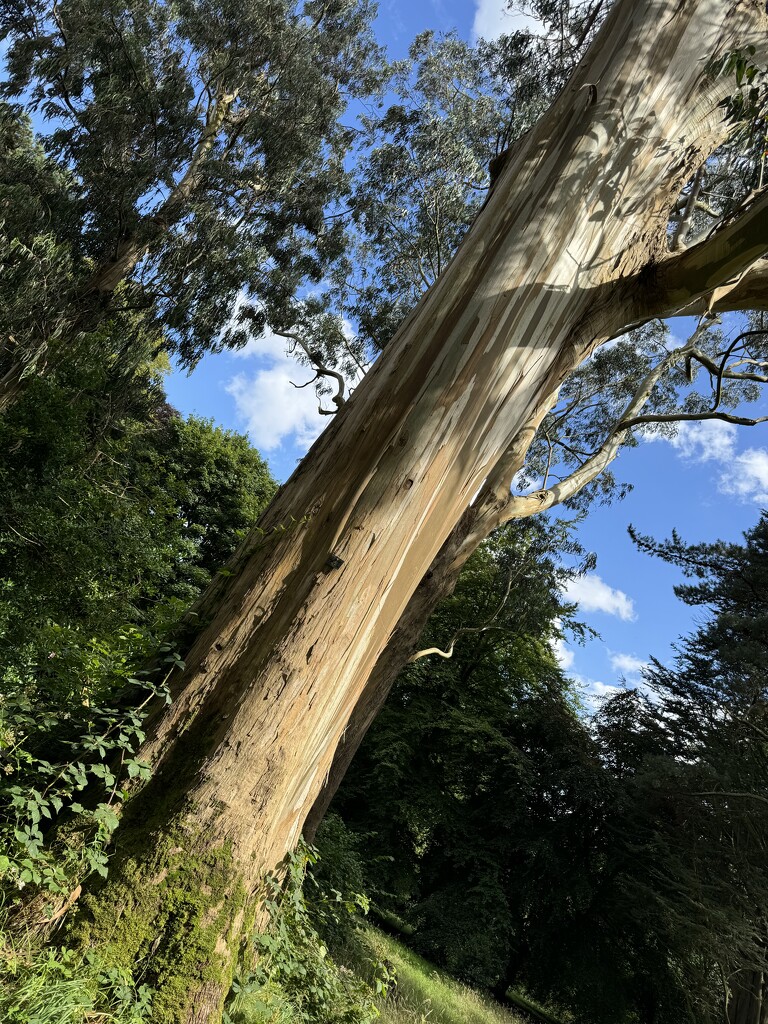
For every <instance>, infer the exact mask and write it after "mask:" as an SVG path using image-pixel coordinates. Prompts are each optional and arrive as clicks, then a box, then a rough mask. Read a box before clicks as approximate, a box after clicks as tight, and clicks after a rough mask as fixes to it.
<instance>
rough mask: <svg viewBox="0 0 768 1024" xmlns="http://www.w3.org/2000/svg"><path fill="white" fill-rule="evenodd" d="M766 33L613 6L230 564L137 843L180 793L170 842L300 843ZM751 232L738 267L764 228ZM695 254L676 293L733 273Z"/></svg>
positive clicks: (678, 13) (148, 752)
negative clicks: (379, 669) (372, 700)
mask: <svg viewBox="0 0 768 1024" xmlns="http://www.w3.org/2000/svg"><path fill="white" fill-rule="evenodd" d="M765 29H766V18H765V15H764V13H763V7H762V4H758V3H757V2H756V0H740V2H738V0H737V2H731V3H729V2H724V0H688V2H684V3H680V2H679V0H619V2H618V3H616V5H615V6H614V8H613V10H612V11H611V13H610V15H609V17H608V18H607V20H606V22H605V24H604V25H603V27H602V29H601V30H600V33H599V35H598V37H597V39H596V40H595V43H594V44H593V46H592V47H591V48H590V50H589V52H588V54H587V55H586V57H585V58H584V60H583V61H582V62H581V64H580V65H579V67H578V69H577V70H576V72H575V74H574V76H573V78H572V80H571V82H570V83H569V84H568V86H567V87H566V88H565V90H564V91H563V93H562V94H561V95H560V97H559V98H558V100H557V101H556V103H555V104H554V106H553V108H552V109H551V111H550V112H549V113H548V114H547V115H546V116H545V117H544V118H543V119H542V120H541V121H540V122H539V124H537V125H536V126H535V127H534V128H533V129H532V130H531V131H530V132H529V133H528V134H527V135H526V136H525V138H524V139H523V140H521V143H520V145H519V147H516V148H515V151H514V152H513V153H512V154H511V156H510V158H509V160H508V161H507V163H506V166H505V168H504V170H503V172H502V173H501V175H500V177H499V180H498V182H497V184H496V187H495V189H494V192H493V194H492V196H491V197H490V200H489V202H488V203H487V205H486V207H485V208H484V209H483V211H482V213H481V214H480V216H479V217H478V219H477V221H476V223H475V225H474V226H473V228H472V230H471V231H470V233H469V234H468V236H467V238H466V239H465V241H464V243H463V244H462V246H461V248H460V250H459V252H458V254H457V256H456V257H455V259H454V260H453V262H452V263H451V265H450V266H449V268H448V269H447V271H446V272H445V273H444V275H443V276H442V277H441V278H440V279H439V280H438V282H437V284H436V285H435V286H434V288H432V289H431V290H430V291H429V292H428V293H427V295H426V296H425V297H424V299H423V300H422V302H421V303H420V304H419V306H418V307H417V308H416V310H415V311H414V312H413V313H412V314H411V316H410V317H409V318H408V320H407V321H406V322H405V324H404V325H403V327H402V328H401V330H400V331H399V333H398V335H397V336H396V338H395V339H394V340H393V341H392V342H391V344H390V346H389V347H388V349H387V351H386V353H385V354H384V355H383V356H382V358H381V359H380V360H379V361H378V363H377V364H376V365H375V366H374V368H373V370H372V371H371V372H370V373H369V375H368V376H367V377H366V379H365V380H364V382H363V383H362V385H361V386H360V387H359V389H358V390H357V391H356V393H355V395H354V396H353V397H352V399H351V400H350V401H349V402H348V403H347V404H346V405H345V406H344V408H343V409H342V410H341V411H340V412H339V414H338V415H337V417H336V418H335V420H334V421H333V423H332V424H331V425H330V427H329V428H328V430H327V431H326V432H325V433H324V434H323V435H322V437H321V438H319V440H318V441H317V442H316V443H315V445H314V446H313V448H312V450H311V451H310V453H309V455H308V456H307V457H306V458H305V459H304V461H303V462H302V464H301V465H300V466H299V468H298V470H297V471H296V473H295V474H294V475H293V476H292V477H291V479H290V480H289V481H288V483H287V484H286V485H285V487H284V488H283V489H282V490H281V491H280V492H279V494H278V496H277V497H276V499H275V501H274V503H273V505H272V506H271V507H270V509H269V510H268V511H267V513H266V514H265V516H264V519H263V521H262V523H261V524H260V525H261V529H262V530H263V531H265V534H266V540H263V539H261V538H262V537H263V536H264V535H262V534H260V535H259V537H258V538H257V537H255V536H254V537H252V538H249V539H248V540H246V542H245V543H244V545H243V547H242V548H241V550H240V551H239V552H238V554H237V555H236V556H235V559H234V560H233V563H232V566H230V568H234V569H235V570H236V574H235V575H234V576H233V577H231V578H227V579H226V580H223V581H222V582H220V583H219V584H218V585H217V586H216V587H214V588H213V590H212V592H211V594H210V595H209V598H208V599H207V601H204V602H203V604H202V606H201V613H202V614H203V616H204V617H205V616H206V614H207V616H208V617H209V621H208V622H207V624H206V625H205V626H204V628H203V629H202V630H201V632H200V634H199V636H198V638H197V640H196V642H195V643H194V645H193V647H192V649H191V651H190V653H189V655H188V657H187V669H186V670H185V672H184V674H183V675H181V676H179V677H178V678H177V679H175V680H174V684H173V691H174V696H175V700H174V703H173V704H172V706H171V707H170V708H168V709H167V711H166V712H165V713H164V714H162V715H161V716H160V717H159V718H158V720H157V721H156V722H155V723H154V726H153V731H152V734H151V738H150V739H149V741H148V743H147V745H146V748H145V749H144V750H143V752H142V756H143V757H144V758H147V759H149V760H151V761H152V762H153V763H154V764H155V765H156V767H157V769H158V775H157V777H156V779H155V780H154V782H153V784H152V785H151V786H150V787H149V788H148V790H147V792H146V795H144V796H142V795H140V796H139V797H138V798H137V801H136V803H137V812H138V813H135V814H132V815H131V821H132V822H133V824H131V823H130V822H127V823H126V827H125V836H124V839H123V840H122V842H127V843H128V845H129V846H135V845H136V844H135V843H134V842H133V840H134V839H135V838H136V836H137V834H138V833H140V831H141V828H142V826H141V825H140V821H141V814H140V812H141V805H142V801H147V802H148V801H149V800H150V798H151V794H153V793H154V794H156V793H157V792H158V791H160V790H161V789H162V788H163V787H164V786H165V787H167V788H168V789H169V790H171V791H173V792H174V793H175V794H176V796H175V799H174V801H173V807H174V814H173V818H174V825H173V828H174V844H175V845H174V849H177V848H178V847H179V845H181V846H182V847H183V846H184V844H185V843H186V844H187V846H188V848H189V849H190V855H191V852H192V848H193V847H194V848H195V849H198V850H199V849H200V847H201V845H202V846H205V844H208V845H209V846H210V847H211V848H214V849H215V848H222V849H223V848H226V850H227V856H228V858H229V860H228V864H230V865H231V872H232V876H233V877H236V878H237V880H238V881H237V884H238V885H243V886H245V887H246V889H250V890H251V891H254V890H255V888H256V885H257V882H258V878H259V876H260V874H261V873H262V872H263V871H264V870H265V869H267V868H271V867H272V866H274V865H275V863H277V862H278V861H279V860H280V858H281V857H282V856H283V854H284V853H285V852H286V850H288V849H289V848H290V847H291V846H292V845H293V844H294V842H295V841H296V839H297V838H298V836H299V833H300V831H301V827H302V824H303V821H304V819H305V817H306V814H307V812H308V810H309V808H310V807H311V806H312V803H313V802H314V800H315V798H316V796H317V794H318V792H319V791H320V788H321V786H322V784H323V779H324V778H325V776H326V773H327V772H328V770H329V768H330V765H331V760H332V757H333V754H334V750H335V748H336V746H337V744H338V741H339V737H340V735H341V733H342V731H343V729H344V726H345V725H346V723H347V721H348V720H349V718H350V715H351V713H352V711H353V709H354V708H355V706H356V704H357V703H358V700H359V699H360V696H361V694H362V693H363V691H364V689H365V687H366V684H367V681H368V679H369V677H370V675H371V672H372V670H373V668H374V666H375V664H376V662H377V659H378V658H379V656H380V655H381V653H382V651H383V650H384V648H385V646H386V644H387V642H388V640H389V638H390V636H391V634H392V632H393V630H394V629H395V627H396V625H397V623H398V621H399V620H400V619H401V617H402V615H403V613H404V611H405V609H406V607H407V606H408V603H409V601H410V599H411V596H412V594H413V592H414V590H415V588H416V586H417V584H418V582H419V580H421V579H422V578H423V576H424V574H425V572H426V571H427V569H428V568H429V566H430V564H431V563H432V562H433V560H434V558H435V556H436V555H437V554H438V551H439V550H440V548H441V546H442V545H443V544H444V542H445V541H446V539H447V538H448V536H449V534H450V533H451V531H452V530H453V529H454V527H455V526H456V525H457V524H458V523H459V521H460V519H461V517H462V514H463V513H464V511H465V510H466V509H467V507H468V506H469V504H470V502H471V500H472V497H473V496H474V495H475V494H477V493H478V491H480V489H481V488H482V487H483V484H484V482H486V481H488V482H489V484H490V483H491V482H492V474H493V473H494V472H495V471H496V469H497V467H499V466H500V465H502V464H504V460H505V459H506V458H507V456H508V452H509V451H510V447H511V446H513V444H514V442H515V439H517V438H519V437H520V436H521V434H522V432H523V431H524V430H525V428H526V425H527V424H529V423H530V422H531V421H532V420H533V419H535V416H536V414H537V410H540V409H541V407H542V405H543V404H545V403H546V402H547V401H548V400H549V397H550V396H551V395H552V393H553V392H554V391H555V390H556V389H557V387H558V386H559V384H560V383H561V381H562V380H563V378H564V377H565V376H566V375H567V374H568V373H569V372H570V371H571V370H572V369H573V368H574V367H575V366H576V365H578V363H579V362H581V360H582V359H583V358H584V357H585V356H586V355H587V354H588V353H589V352H590V351H591V350H592V349H593V348H594V346H595V345H597V344H599V343H600V342H601V341H603V340H605V339H606V338H608V337H610V336H613V335H615V334H617V333H620V332H621V330H622V329H623V328H624V327H625V326H626V325H627V324H629V323H633V322H637V320H638V319H643V316H644V314H643V312H642V311H643V308H644V304H646V305H647V308H648V309H651V307H653V306H654V303H655V304H656V305H658V303H659V300H658V297H657V296H655V294H654V284H653V280H654V275H653V274H649V273H648V272H647V268H648V267H649V265H651V264H658V263H659V262H660V261H662V259H663V255H664V253H665V252H666V245H667V242H666V225H667V219H668V218H667V215H668V211H669V210H670V209H671V208H672V206H673V204H674V203H675V202H676V200H677V198H678V196H679V193H680V190H681V188H682V186H683V184H684V183H685V182H686V181H688V180H689V179H690V177H691V175H692V174H693V173H694V172H695V171H696V169H697V167H698V166H700V165H701V163H702V162H703V161H704V160H705V159H706V158H707V156H708V155H709V154H710V153H711V152H712V151H713V149H714V148H715V147H716V146H717V145H719V144H720V142H721V141H722V140H723V139H724V137H725V136H726V133H727V126H726V125H725V124H724V123H723V121H722V112H721V110H720V109H719V108H718V103H719V102H720V100H721V99H722V98H723V97H724V96H725V95H726V93H727V92H728V91H729V90H730V88H731V86H730V83H728V82H726V81H724V80H721V79H719V80H710V79H708V78H707V76H706V71H705V69H706V66H707V59H708V58H709V57H712V56H715V55H717V54H722V53H724V52H727V51H729V50H732V49H734V48H737V47H743V46H745V45H747V44H756V45H757V46H758V47H759V46H763V45H764V43H765V40H766V32H765ZM590 86H593V87H594V88H590ZM757 249H759V251H756V249H755V246H754V245H753V244H750V245H748V246H747V251H746V252H745V254H744V258H743V261H742V264H741V269H746V267H748V265H749V264H750V263H751V262H753V261H754V260H755V259H756V258H757V256H760V255H762V254H763V253H764V252H765V250H766V249H768V240H766V243H765V244H764V245H758V246H757ZM680 258H681V259H684V258H685V254H683V256H682V257H680ZM739 262H740V258H739V254H738V252H734V251H732V250H731V249H729V254H728V259H725V260H720V263H719V266H722V268H723V273H724V274H727V275H728V279H729V280H730V279H732V277H733V275H734V272H735V271H738V269H739V268H738V264H739ZM681 265H682V264H681ZM688 269H689V267H688V265H687V264H686V265H685V267H684V270H685V273H684V274H682V275H681V279H680V280H679V281H678V280H675V282H674V295H675V302H677V303H679V304H680V305H685V304H686V303H689V302H693V301H696V300H699V299H701V298H702V297H703V296H704V295H705V294H708V293H710V292H712V290H713V289H715V288H717V287H718V286H719V285H721V284H723V283H725V281H724V280H721V279H719V278H718V275H717V274H713V273H710V271H709V268H708V269H707V272H706V273H705V274H704V275H703V276H704V278H705V279H706V280H704V281H701V280H699V279H694V276H693V275H691V274H689V273H688ZM669 287H670V288H671V287H672V286H671V284H670V285H669ZM654 315H656V312H655V310H654V311H653V312H651V313H649V316H654ZM494 486H495V485H494ZM491 491H492V493H491V497H492V498H493V501H491V503H490V506H489V507H493V502H494V501H496V502H498V491H497V490H496V491H494V490H493V487H492V488H491ZM494 494H495V498H494V497H493V495H494ZM502 500H503V498H502ZM478 533H479V534H482V530H480V531H478ZM206 610H207V611H206ZM310 651H311V657H308V656H307V655H308V652H310ZM123 831H124V830H123V829H122V828H121V832H123ZM161 831H162V829H161ZM185 836H186V839H185V838H184V837H185ZM120 842H121V840H120V839H119V838H118V844H119V843H120ZM147 857H148V859H149V855H147ZM138 877H142V872H141V871H139V872H138ZM108 893H109V886H108V887H107V889H106V890H105V892H104V896H103V901H107V902H108V900H109V898H110V897H109V895H108ZM96 902H97V903H98V899H97V901H96ZM103 909H104V908H103V905H102V907H101V910H102V919H103ZM94 913H95V912H94ZM158 927H159V928H161V927H162V926H161V925H160V924H159V922H158ZM226 927H227V933H226V936H222V943H221V944H220V948H221V949H227V950H233V949H235V948H236V946H237V941H236V940H237V935H236V928H237V925H236V923H234V922H233V921H232V920H231V919H230V920H228V922H227V925H226ZM145 931H146V929H145ZM105 939H106V941H108V936H105ZM176 941H179V940H178V936H177V937H176ZM137 952H138V950H137ZM147 952H148V951H147V950H143V952H142V955H146V954H147ZM149 959H150V961H151V954H150V956H149ZM179 970H180V971H181V970H182V968H179ZM186 970H187V971H188V973H187V975H186V976H185V978H184V982H185V984H186V986H187V991H188V993H189V998H188V1002H187V1004H186V1009H184V1010H183V1011H179V1013H178V1014H177V1015H176V1016H174V1017H173V1018H169V1020H171V1019H172V1020H173V1021H174V1022H182V1021H183V1022H185V1024H191V1022H202V1021H207V1020H216V1019H217V1014H218V1013H219V1008H220V1005H221V998H222V991H221V987H220V988H219V989H216V986H215V985H212V983H211V980H210V976H209V975H208V974H205V972H204V971H203V969H202V968H201V970H200V973H199V974H197V975H196V974H195V973H194V971H192V972H191V973H190V972H189V970H188V969H186ZM169 984H170V982H169ZM222 984H223V983H222Z"/></svg>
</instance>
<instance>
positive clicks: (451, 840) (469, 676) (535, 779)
mask: <svg viewBox="0 0 768 1024" xmlns="http://www.w3.org/2000/svg"><path fill="white" fill-rule="evenodd" d="M767 529H768V517H766V516H763V517H762V518H761V520H760V522H759V523H758V525H757V526H756V527H755V529H754V530H752V531H750V532H749V533H748V534H747V536H746V544H744V545H738V544H722V543H720V544H714V545H711V544H707V545H690V546H689V545H684V544H682V542H681V541H680V540H679V538H677V537H675V538H673V540H672V541H671V542H668V543H666V544H656V543H654V542H652V541H650V540H648V539H647V538H646V539H643V540H642V544H643V546H644V547H645V548H647V549H649V550H652V551H653V552H655V553H657V554H660V555H661V556H662V557H664V558H667V559H668V560H670V561H672V562H674V563H675V564H677V565H680V566H682V567H683V569H684V571H685V572H686V573H687V574H688V575H690V576H692V577H694V578H695V579H697V581H698V582H696V583H694V584H693V585H689V586H683V587H679V588H677V590H678V593H679V595H680V596H681V597H683V598H684V599H685V600H686V601H688V602H690V603H691V604H694V605H697V606H704V607H707V608H708V611H709V616H708V619H707V621H706V622H705V623H703V624H702V625H701V626H700V627H699V628H698V629H697V630H696V631H695V632H694V634H693V635H692V636H690V637H689V638H687V639H684V640H682V641H681V643H680V645H679V647H678V656H677V659H676V663H675V664H674V666H670V667H665V666H662V665H661V664H660V663H659V662H654V663H653V667H652V668H651V670H650V671H649V672H648V674H647V678H646V684H647V686H650V687H651V688H652V696H649V693H648V691H647V690H620V691H619V692H617V693H616V694H615V695H613V696H611V697H610V698H608V699H606V700H605V701H604V702H603V703H602V705H601V707H600V709H599V711H598V713H597V715H596V717H595V719H594V722H593V726H592V728H590V726H589V724H588V722H587V721H585V720H584V719H581V718H580V717H579V715H578V714H577V713H575V711H574V706H573V697H572V695H570V694H569V689H568V684H567V682H566V681H565V680H564V679H563V677H562V675H561V674H560V673H559V672H558V671H557V669H556V668H555V667H554V665H553V663H552V659H551V654H549V652H548V651H547V649H546V647H542V646H541V644H540V642H539V644H538V645H537V643H536V639H535V637H534V636H530V635H528V636H525V637H524V638H523V637H520V636H518V635H516V633H515V629H516V627H517V626H518V625H519V624H520V623H523V622H525V621H526V614H527V611H528V609H529V608H531V609H536V611H535V613H534V617H533V622H532V625H533V628H534V630H536V629H537V628H538V626H539V624H540V623H541V622H544V621H546V614H545V615H543V616H542V614H541V611H542V609H541V606H540V605H539V604H538V603H537V600H536V594H540V593H544V592H545V590H546V584H544V583H543V580H544V579H545V577H546V569H545V566H540V567H539V569H538V571H536V572H534V573H532V574H526V573H522V574H521V576H520V577H518V578H516V581H515V585H514V587H513V588H512V589H511V590H510V594H509V604H508V606H506V607H505V610H504V612H503V614H502V615H500V616H499V617H498V619H496V620H494V621H495V622H496V623H497V625H498V626H500V627H502V628H500V629H499V630H498V631H494V630H492V629H489V630H487V631H486V632H480V633H475V632H473V630H472V627H471V626H469V628H466V627H467V625H468V624H469V623H474V622H478V621H479V622H482V621H483V612H484V610H485V609H486V608H487V607H488V605H487V604H486V601H487V597H488V595H487V592H486V589H485V588H486V587H487V586H488V585H489V584H492V585H495V587H496V588H498V587H499V586H500V585H502V586H503V580H504V574H503V572H501V573H499V574H498V575H497V574H496V570H497V568H499V566H497V565H496V564H495V563H494V561H493V560H492V561H491V562H486V561H484V560H478V559H473V560H471V561H470V563H469V564H468V567H467V569H468V571H467V572H466V573H465V574H464V575H463V576H462V578H461V580H460V583H459V585H458V587H457V591H456V594H455V595H454V598H453V599H451V600H450V601H448V602H446V603H445V604H444V605H442V606H441V609H440V612H439V614H438V615H437V616H435V617H434V619H433V621H432V622H431V624H430V631H429V634H428V636H429V640H431V639H433V638H435V639H437V638H439V640H442V641H443V642H445V640H444V638H445V637H446V636H452V635H454V633H455V632H456V629H457V623H462V624H464V627H465V632H464V634H463V635H462V638H461V643H460V644H458V645H457V647H456V650H455V651H454V654H453V658H452V659H451V660H448V661H446V660H442V659H440V658H437V657H435V656H434V655H432V657H431V658H425V659H423V660H419V661H418V662H417V663H416V664H415V665H413V666H412V667H411V668H409V669H408V670H407V672H405V673H404V674H403V675H402V676H401V678H400V679H399V680H398V682H397V684H396V686H395V688H394V689H393V692H392V695H391V697H390V699H389V700H388V702H387V704H386V706H385V708H384V710H383V711H382V713H381V715H380V716H379V718H378V719H377V721H376V723H375V724H374V725H373V727H372V728H371V731H370V733H369V735H368V737H367V738H366V740H365V742H364V743H363V746H362V747H361V750H360V752H359V755H358V757H357V759H356V760H355V761H354V762H353V764H352V767H351V769H350V772H349V775H348V778H347V779H346V780H345V782H344V784H343V785H342V788H341V790H340V791H339V794H338V797H337V800H336V802H335V804H334V809H335V810H336V811H337V812H339V813H340V814H341V815H342V816H343V819H344V822H345V824H346V826H347V827H348V828H349V829H351V831H352V842H353V843H354V844H355V845H356V848H357V849H358V850H359V851H360V853H361V856H362V859H363V866H364V874H365V876H366V882H367V884H368V886H369V887H370V888H371V890H372V892H373V893H374V894H375V898H376V900H377V902H378V904H379V905H380V906H381V907H383V908H384V910H385V911H395V912H396V913H397V914H398V915H399V916H400V918H401V919H403V920H404V921H405V922H406V923H407V925H408V926H410V928H409V932H410V937H409V939H408V941H409V942H411V943H413V944H415V945H416V947H417V948H419V949H421V950H422V951H424V952H426V953H428V954H429V955H430V957H432V958H433V959H434V960H436V961H437V962H438V963H441V964H443V965H445V966H446V967H448V969H449V970H451V971H453V972H455V973H456V974H457V975H458V976H461V977H464V978H465V979H466V980H468V981H471V982H472V983H474V984H480V985H486V986H494V987H495V988H496V990H497V992H498V993H499V995H500V996H502V995H503V993H504V992H505V991H506V990H507V988H509V987H510V986H515V987H517V988H519V987H520V986H524V987H525V988H527V989H528V991H530V992H532V993H534V994H535V995H537V996H538V997H539V998H541V999H545V1000H548V1001H549V1002H550V1003H552V1004H554V1005H555V1006H559V1007H561V1008H563V1009H565V1010H567V1011H569V1012H570V1013H571V1014H573V1015H575V1017H576V1019H577V1020H585V1021H587V1020H590V1021H595V1020H600V1021H602V1020H605V1021H627V1022H629V1021H636V1020H641V1021H655V1022H659V1024H661V1022H670V1024H671V1022H673V1021H680V1020H684V1021H690V1022H694V1021H712V1022H714V1021H718V1020H722V1019H723V1018H724V1016H725V1017H726V1018H727V1019H728V1021H730V1022H735V1021H743V1022H749V1024H762V1021H763V1020H764V1015H765V1002H764V991H765V914H764V909H763V908H764V906H765V898H766V892H767V891H768V888H767V887H768V877H767V876H766V871H765V847H766V837H767V836H768V817H766V812H765V806H766V805H765V800H764V792H765V788H766V782H767V781H768V777H767V774H766V773H767V772H768V762H766V745H765V732H764V729H763V725H762V724H761V723H762V719H763V717H764V715H765V697H766V694H765V672H764V667H765V637H766V635H767V634H766V630H765V618H766V599H765V594H766V590H765V588H764V587H763V586H761V581H762V578H763V576H764V573H765V568H766V555H767V553H768V545H766V535H767V534H766V531H767ZM516 530H518V531H519V533H518V534H517V543H519V541H520V539H521V538H523V537H525V535H526V530H525V529H521V527H520V526H518V527H516ZM510 536H512V537H514V536H515V534H511V535H510V534H509V533H508V534H507V543H508V542H509V539H510ZM499 542H501V538H499ZM517 543H513V544H512V546H511V547H509V548H508V549H506V553H505V555H503V556H502V559H501V562H502V563H503V562H504V558H505V557H506V556H508V555H509V554H513V552H515V551H516V547H517ZM518 555H519V551H518ZM512 564H513V565H517V564H520V563H519V559H518V558H515V555H514V554H513V561H512ZM523 564H525V562H523ZM542 570H543V571H542ZM550 585H551V583H550ZM496 596H498V590H497V592H496ZM554 599H555V594H552V593H551V595H550V600H554ZM529 602H530V603H529ZM490 603H491V604H492V601H491V602H490ZM484 606H485V608H484ZM550 607H551V606H550ZM507 615H509V620H507V618H506V616H507ZM454 616H457V618H456V620H454V618H453V617H454ZM507 622H509V624H510V625H511V632H510V633H505V632H504V628H503V626H502V623H503V625H504V626H506V625H507ZM458 628H459V629H460V628H461V627H460V626H459V627H458ZM429 640H427V642H429ZM439 640H438V642H439ZM520 641H522V643H521V642H520ZM331 825H332V829H331V834H332V840H333V841H335V842H337V840H336V839H335V837H334V830H338V828H339V826H338V824H336V823H334V822H332V823H331ZM319 840H320V842H321V845H322V842H323V831H322V830H321V832H320V833H319Z"/></svg>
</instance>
